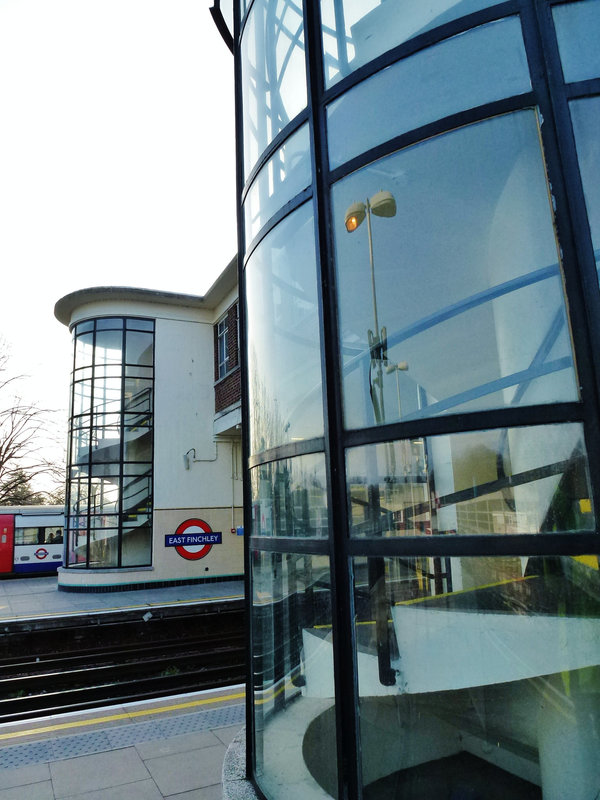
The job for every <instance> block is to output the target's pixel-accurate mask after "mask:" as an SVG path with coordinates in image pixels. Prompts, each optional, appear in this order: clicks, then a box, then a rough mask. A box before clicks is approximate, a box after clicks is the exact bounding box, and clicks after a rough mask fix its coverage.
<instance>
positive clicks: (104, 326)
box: [96, 317, 123, 331]
mask: <svg viewBox="0 0 600 800" xmlns="http://www.w3.org/2000/svg"><path fill="white" fill-rule="evenodd" d="M122 328H123V320H122V319H121V318H120V317H105V318H104V319H97V320H96V330H97V331H104V330H106V331H112V330H121V329H122Z"/></svg>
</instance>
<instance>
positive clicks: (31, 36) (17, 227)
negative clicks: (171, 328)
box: [0, 0, 236, 418]
mask: <svg viewBox="0 0 600 800" xmlns="http://www.w3.org/2000/svg"><path fill="white" fill-rule="evenodd" d="M211 5H212V2H211V0H0V276H1V283H0V292H1V294H0V296H1V298H2V300H1V303H0V308H1V316H0V336H2V337H3V338H4V339H5V340H7V341H8V342H9V344H10V347H11V357H12V365H13V367H14V369H15V370H16V371H18V372H20V373H26V374H28V375H30V376H31V378H30V380H29V381H28V382H27V385H26V386H24V389H26V391H27V392H28V395H29V396H30V397H31V398H33V399H37V400H38V401H39V402H40V404H41V405H43V406H45V407H51V408H56V409H58V410H59V416H60V414H61V410H62V418H65V417H66V410H65V409H66V401H67V394H68V385H69V367H70V356H71V340H70V335H69V333H68V331H67V329H66V328H64V327H63V326H62V325H60V323H58V322H57V321H56V320H55V318H54V315H53V307H54V303H55V302H56V300H58V299H59V298H60V297H62V296H63V295H65V294H67V293H68V292H71V291H75V290H77V289H82V288H85V287H88V286H99V285H118V286H125V285H126V286H140V287H143V288H151V289H164V290H167V291H179V292H188V293H192V294H203V293H204V292H205V291H206V290H207V289H208V288H209V286H210V285H211V284H212V282H213V280H214V279H215V278H216V276H217V275H218V273H219V272H220V271H221V270H222V269H223V268H224V267H225V265H226V264H227V263H228V261H229V260H230V258H231V257H232V256H233V254H234V253H235V250H236V239H235V151H234V146H235V145H234V119H233V58H232V56H231V54H230V52H229V51H228V50H227V48H226V46H225V44H224V43H223V41H222V40H221V38H220V36H219V34H218V32H217V30H216V28H215V26H214V24H213V22H212V18H211V16H210V13H209V7H210V6H211Z"/></svg>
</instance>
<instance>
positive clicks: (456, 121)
mask: <svg viewBox="0 0 600 800" xmlns="http://www.w3.org/2000/svg"><path fill="white" fill-rule="evenodd" d="M534 105H535V95H534V93H533V92H525V93H523V94H517V95H513V96H511V97H504V98H502V99H501V100H492V101H491V102H489V103H484V104H483V105H480V106H473V107H472V108H467V109H465V110H463V111H457V112H456V113H454V114H449V115H448V116H446V117H440V118H439V119H436V120H434V121H433V122H428V123H426V124H425V125H420V126H419V127H418V128H413V129H411V130H409V131H405V132H404V133H401V134H398V136H393V137H392V138H391V139H388V140H387V141H385V142H382V143H381V144H378V145H375V146H374V147H371V148H370V149H369V150H365V151H364V152H363V153H360V154H359V155H357V156H355V157H354V158H351V159H350V160H349V161H346V162H344V163H343V164H341V165H340V166H339V167H335V168H334V169H332V170H331V172H330V179H331V183H332V184H333V183H336V182H337V181H339V180H341V179H342V178H345V177H346V175H349V174H350V173H352V172H356V171H357V170H359V169H361V168H362V167H365V166H367V165H368V164H371V163H372V162H373V161H378V160H379V159H380V158H384V157H385V156H389V155H391V154H392V153H396V152H397V151H398V150H403V149H405V148H406V147H410V146H411V145H415V144H419V143H420V142H423V141H425V140H426V139H431V138H433V137H434V136H441V135H444V134H446V133H450V132H451V131H454V130H457V129H458V128H464V127H466V126H468V125H473V124H476V123H478V122H484V121H485V120H488V119H492V118H493V117H499V116H502V115H503V114H509V113H511V112H514V111H522V110H524V109H527V108H532V107H533V106H534Z"/></svg>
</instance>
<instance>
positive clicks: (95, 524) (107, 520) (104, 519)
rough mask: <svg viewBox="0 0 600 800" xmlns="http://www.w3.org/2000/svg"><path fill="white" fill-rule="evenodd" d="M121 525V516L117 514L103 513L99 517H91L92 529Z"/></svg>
mask: <svg viewBox="0 0 600 800" xmlns="http://www.w3.org/2000/svg"><path fill="white" fill-rule="evenodd" d="M118 525H119V517H118V516H117V515H116V514H102V515H101V516H97V517H90V528H91V529H92V531H97V530H101V529H103V528H117V527H118Z"/></svg>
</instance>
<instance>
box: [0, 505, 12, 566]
mask: <svg viewBox="0 0 600 800" xmlns="http://www.w3.org/2000/svg"><path fill="white" fill-rule="evenodd" d="M14 541H15V518H14V516H13V515H12V514H0V574H2V573H7V572H8V573H10V572H12V571H13V551H14Z"/></svg>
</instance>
